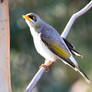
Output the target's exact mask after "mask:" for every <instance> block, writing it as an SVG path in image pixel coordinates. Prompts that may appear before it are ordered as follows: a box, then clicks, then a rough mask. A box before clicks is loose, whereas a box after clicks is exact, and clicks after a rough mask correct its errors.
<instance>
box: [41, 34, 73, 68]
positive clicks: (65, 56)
mask: <svg viewBox="0 0 92 92" xmlns="http://www.w3.org/2000/svg"><path fill="white" fill-rule="evenodd" d="M41 40H42V41H43V42H44V44H45V45H46V46H47V47H48V49H50V50H51V51H52V52H53V53H54V54H55V55H57V56H58V57H59V58H61V59H63V60H64V63H66V64H68V65H69V66H71V67H72V68H75V64H74V63H73V62H71V60H70V59H69V57H70V56H69V54H68V53H67V52H66V51H65V50H64V49H63V48H61V47H60V46H59V45H58V44H56V43H54V42H55V41H53V42H51V41H50V40H48V39H47V38H45V37H43V36H42V35H41Z"/></svg>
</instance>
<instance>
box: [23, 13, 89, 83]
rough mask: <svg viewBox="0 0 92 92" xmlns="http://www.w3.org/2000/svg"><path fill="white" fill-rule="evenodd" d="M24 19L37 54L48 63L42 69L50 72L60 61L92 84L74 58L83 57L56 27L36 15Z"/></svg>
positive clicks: (28, 15) (25, 16) (31, 14)
mask: <svg viewBox="0 0 92 92" xmlns="http://www.w3.org/2000/svg"><path fill="white" fill-rule="evenodd" d="M22 17H23V18H24V19H25V21H26V23H27V24H28V27H29V28H30V32H31V35H32V37H33V42H34V45H35V48H36V50H37V52H38V53H39V54H40V55H41V56H42V57H44V58H45V61H46V62H47V63H48V64H47V65H46V64H42V65H41V66H40V67H45V68H46V70H47V71H48V68H49V67H50V66H51V65H52V64H53V63H54V62H55V61H56V60H57V59H59V60H61V61H62V62H64V63H65V64H66V65H68V66H70V67H71V68H72V69H74V70H75V71H77V72H79V73H80V74H81V75H82V76H83V77H84V79H85V80H86V81H87V82H88V83H90V80H89V78H88V77H87V75H86V74H85V73H84V72H83V70H82V69H81V68H80V66H79V65H78V63H77V61H76V60H75V58H74V56H78V57H82V55H81V54H80V53H79V52H78V51H76V50H75V47H74V46H73V44H71V43H70V42H69V41H67V40H66V39H65V38H63V37H61V35H60V34H59V33H58V32H57V30H56V29H55V28H54V27H52V26H51V25H49V24H48V23H46V22H45V21H43V20H42V19H41V18H40V17H39V16H38V15H37V14H36V13H28V14H25V15H22Z"/></svg>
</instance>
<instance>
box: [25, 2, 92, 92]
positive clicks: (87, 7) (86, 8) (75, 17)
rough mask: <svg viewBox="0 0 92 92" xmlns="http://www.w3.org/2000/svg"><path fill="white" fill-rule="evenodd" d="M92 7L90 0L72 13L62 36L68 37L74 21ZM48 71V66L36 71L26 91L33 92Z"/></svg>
mask: <svg viewBox="0 0 92 92" xmlns="http://www.w3.org/2000/svg"><path fill="white" fill-rule="evenodd" d="M91 7H92V1H90V2H89V4H87V5H86V6H85V7H84V8H83V9H81V10H80V11H79V12H77V13H75V14H73V15H72V17H71V19H70V20H69V22H68V24H67V25H66V27H65V29H64V31H63V33H62V34H61V37H63V38H66V37H67V35H68V33H69V31H70V29H71V27H72V25H73V23H74V21H75V20H76V19H77V18H78V17H80V16H81V15H83V14H84V13H86V12H87V11H88V10H89V9H90V8H91ZM45 64H46V65H47V64H48V63H47V62H45ZM45 71H46V68H44V67H42V68H40V69H39V70H38V72H37V73H36V75H35V76H34V77H33V79H32V81H31V82H30V83H29V85H28V86H27V88H26V90H25V92H31V91H32V89H33V88H34V87H35V85H36V84H37V82H38V81H39V79H40V78H41V76H42V75H43V73H44V72H45Z"/></svg>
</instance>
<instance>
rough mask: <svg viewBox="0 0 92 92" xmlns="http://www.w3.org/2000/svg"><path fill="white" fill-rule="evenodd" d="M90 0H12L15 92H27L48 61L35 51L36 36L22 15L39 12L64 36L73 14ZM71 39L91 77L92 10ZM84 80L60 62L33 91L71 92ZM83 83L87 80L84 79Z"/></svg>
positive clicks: (78, 22) (11, 32) (44, 76)
mask: <svg viewBox="0 0 92 92" xmlns="http://www.w3.org/2000/svg"><path fill="white" fill-rule="evenodd" d="M89 1H90V0H9V7H10V36H11V39H10V40H11V45H10V46H11V79H12V90H13V92H23V91H24V90H25V88H26V87H27V85H28V83H29V82H30V81H31V79H32V78H33V76H34V74H35V73H36V72H37V70H38V69H39V66H40V65H41V64H42V63H43V62H44V58H42V57H41V56H40V55H39V54H38V53H37V52H36V50H35V48H34V44H33V40H32V36H31V34H30V31H29V28H28V26H27V24H26V23H25V21H24V19H22V15H23V14H26V13H29V12H34V13H37V14H38V15H39V16H40V17H41V18H42V19H43V20H44V21H46V22H47V23H48V24H51V25H52V26H53V27H54V28H56V29H57V31H58V32H59V33H60V34H61V33H62V31H63V29H64V28H65V26H66V24H67V22H68V20H69V19H70V17H71V16H72V14H74V13H75V12H77V11H79V10H80V9H81V8H83V7H84V6H85V5H86V4H87V3H88V2H89ZM67 39H68V40H69V41H71V42H72V43H73V44H74V45H75V47H76V49H78V50H79V52H81V54H83V56H84V58H83V59H79V58H76V59H77V61H78V63H79V65H80V66H81V67H82V69H83V70H84V71H85V73H87V74H88V75H90V76H91V75H92V73H91V69H92V67H91V66H92V62H91V61H92V9H91V10H89V11H88V12H87V13H86V14H84V15H83V16H81V17H80V18H79V19H77V20H76V22H75V23H74V25H73V27H72V28H71V32H70V33H69V36H68V38H67ZM82 61H83V62H82ZM90 73H91V74H90ZM91 77H92V76H91ZM91 77H90V78H91ZM80 78H82V77H81V76H80V75H79V73H77V72H75V71H73V70H72V69H71V68H69V67H68V66H66V65H64V64H63V63H62V62H60V61H57V62H55V63H54V64H53V65H52V67H51V68H50V69H49V72H48V73H45V74H44V75H43V76H42V78H41V79H40V81H39V82H38V84H37V86H36V87H35V88H34V90H33V92H70V88H71V86H72V85H73V83H75V82H76V81H77V80H78V79H80ZM82 80H83V81H84V79H83V78H82ZM89 92H91V91H89Z"/></svg>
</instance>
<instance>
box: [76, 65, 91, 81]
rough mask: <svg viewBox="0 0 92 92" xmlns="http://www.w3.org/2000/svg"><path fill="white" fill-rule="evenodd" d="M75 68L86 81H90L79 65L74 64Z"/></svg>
mask: <svg viewBox="0 0 92 92" xmlns="http://www.w3.org/2000/svg"><path fill="white" fill-rule="evenodd" d="M75 70H76V71H78V72H79V73H80V74H81V75H82V76H83V77H84V79H85V80H86V81H87V82H88V83H90V80H89V78H88V77H87V75H86V74H85V73H84V72H83V70H82V69H81V68H80V67H78V66H76V67H75Z"/></svg>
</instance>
